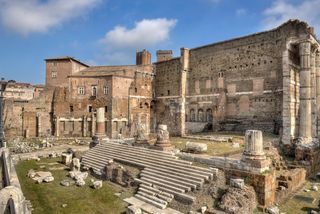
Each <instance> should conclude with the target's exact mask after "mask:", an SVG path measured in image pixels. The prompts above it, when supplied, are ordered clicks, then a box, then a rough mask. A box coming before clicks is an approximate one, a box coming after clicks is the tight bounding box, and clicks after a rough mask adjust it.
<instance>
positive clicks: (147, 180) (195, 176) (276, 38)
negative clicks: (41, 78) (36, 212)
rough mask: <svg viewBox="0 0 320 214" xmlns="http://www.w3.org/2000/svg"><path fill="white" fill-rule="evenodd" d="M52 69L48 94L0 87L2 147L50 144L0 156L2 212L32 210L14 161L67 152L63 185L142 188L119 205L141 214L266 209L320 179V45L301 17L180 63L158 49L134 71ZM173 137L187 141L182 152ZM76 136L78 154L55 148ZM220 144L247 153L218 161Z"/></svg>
mask: <svg viewBox="0 0 320 214" xmlns="http://www.w3.org/2000/svg"><path fill="white" fill-rule="evenodd" d="M45 65H46V71H45V73H46V82H45V85H44V86H32V85H30V84H22V83H15V82H12V81H11V82H6V81H1V82H0V85H1V94H0V143H1V147H6V145H7V144H6V143H5V142H6V140H7V139H8V140H12V139H14V138H17V137H20V138H21V139H45V145H43V146H39V145H38V146H36V145H33V144H32V145H31V144H27V143H26V144H24V143H23V140H19V143H16V144H15V143H11V145H10V146H11V148H10V149H11V152H12V154H13V158H12V159H11V158H10V157H9V155H8V153H9V151H7V150H6V149H5V148H3V150H0V151H1V157H2V158H1V159H2V161H0V163H1V167H0V169H1V170H2V171H4V172H5V173H4V176H2V180H4V181H6V182H1V184H2V185H1V186H0V196H1V197H0V198H1V203H0V213H2V212H1V211H3V210H5V209H7V208H6V207H7V204H9V207H10V208H9V209H15V210H16V213H29V210H28V208H27V205H26V204H27V202H26V199H25V197H24V195H23V193H22V191H21V189H20V184H19V182H17V183H15V182H13V183H8V182H7V181H8V179H9V178H12V176H13V177H14V176H15V174H14V170H13V171H12V172H13V173H12V172H11V173H9V172H10V170H9V169H8V167H9V166H10V164H11V161H12V160H16V162H19V161H23V160H25V159H32V158H31V154H32V155H33V156H36V157H35V158H40V156H41V158H42V157H44V156H45V157H51V158H53V157H56V156H61V161H60V162H61V164H64V165H65V166H66V167H67V170H69V173H68V177H70V179H69V178H65V179H63V180H61V181H59V184H60V186H63V187H68V186H71V185H73V184H75V185H77V186H79V188H80V187H81V188H85V187H86V185H88V182H87V179H89V177H90V176H95V178H94V179H91V182H90V186H91V187H92V188H93V189H95V190H101V189H102V188H103V186H105V183H104V182H105V181H108V182H113V183H116V185H118V186H121V187H124V188H134V190H135V191H134V193H133V195H131V196H130V197H126V198H124V199H123V200H124V201H125V202H127V204H128V209H127V213H135V214H137V213H157V214H161V213H163V214H165V213H170V214H175V213H176V214H179V213H199V212H200V213H216V212H219V213H220V212H221V213H239V214H241V213H243V214H245V213H252V212H253V210H254V209H255V208H257V209H258V210H260V211H267V212H269V213H270V212H273V211H270V210H277V209H278V207H275V205H276V204H277V205H279V204H282V203H284V202H285V201H286V200H287V199H288V196H289V195H290V194H294V193H295V192H296V191H298V190H299V188H300V187H301V186H302V185H304V183H305V181H306V179H308V178H309V177H314V176H315V175H316V174H317V173H318V172H319V171H320V167H319V166H320V158H319V157H320V147H319V146H320V144H319V135H320V131H319V130H320V127H319V126H320V123H319V121H320V45H319V41H318V39H317V37H316V35H315V33H314V29H313V28H312V27H310V26H309V25H308V24H307V23H305V22H303V21H299V20H289V21H287V22H286V23H283V24H282V25H281V26H279V27H277V28H275V29H271V30H269V31H264V32H260V33H256V34H253V35H249V36H244V37H240V38H235V39H230V40H226V41H222V42H218V43H213V44H208V45H204V46H201V47H195V48H191V49H188V48H181V51H180V55H179V56H178V57H173V52H172V51H171V50H159V51H157V61H156V62H154V63H152V62H151V54H150V53H149V52H148V51H147V50H143V51H139V52H137V53H136V64H135V65H123V66H112V65H107V66H89V65H87V64H85V63H83V62H81V61H79V60H77V59H75V58H73V57H68V56H67V57H55V58H48V59H46V60H45ZM16 91H23V92H24V93H23V95H22V93H17V94H16V93H15V92H16ZM2 100H4V107H3V104H2V103H3V102H2ZM4 133H5V134H4ZM226 133H229V134H230V135H231V136H229V135H227V136H226ZM234 133H238V134H239V133H241V140H243V142H242V141H241V142H240V143H239V142H236V141H234V137H233V136H232V134H234ZM270 135H272V136H273V138H272V139H269V138H268V136H270ZM5 137H6V138H5ZM172 137H177V138H178V139H179V140H180V141H181V142H179V143H180V144H181V145H182V144H183V143H184V140H185V141H187V142H186V143H185V145H184V148H182V147H181V148H182V149H181V148H180V149H178V148H177V144H175V145H174V144H173V143H172V141H171V138H172ZM75 138H81V139H83V140H84V141H86V142H85V143H84V145H82V146H84V147H85V149H83V150H82V151H81V152H80V153H73V152H70V150H69V151H66V149H67V148H65V147H63V148H59V149H58V147H57V146H56V145H55V143H56V141H58V140H59V139H75ZM238 138H239V136H238ZM49 141H50V142H49ZM13 142H15V141H13ZM219 143H220V144H223V143H224V144H227V145H228V146H229V147H235V148H242V146H243V152H237V153H234V154H233V153H225V154H223V155H210V151H211V150H213V149H216V148H214V145H219ZM12 145H13V146H12ZM40 145H42V144H40ZM10 146H9V147H10ZM175 146H176V147H175ZM212 148H213V149H212ZM219 148H221V147H219ZM53 152H54V153H53ZM21 153H22V154H21ZM40 154H41V155H40ZM28 155H30V156H28ZM33 156H32V157H33ZM194 163H197V164H194ZM10 167H11V166H10ZM11 168H13V169H14V167H11ZM6 172H7V173H6ZM35 173H38V175H36V174H35V175H34V178H37V179H38V180H39V179H40V180H41V182H42V181H45V182H53V181H54V178H53V176H51V175H50V174H49V173H50V172H48V174H46V173H43V172H42V171H37V172H35ZM40 174H45V175H46V176H41V175H40ZM96 179H98V180H96ZM41 182H40V181H39V183H41ZM317 188H318V187H317V186H316V185H315V186H312V189H313V191H317Z"/></svg>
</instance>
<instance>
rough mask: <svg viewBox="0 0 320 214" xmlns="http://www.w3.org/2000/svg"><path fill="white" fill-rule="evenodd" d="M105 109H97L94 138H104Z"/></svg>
mask: <svg viewBox="0 0 320 214" xmlns="http://www.w3.org/2000/svg"><path fill="white" fill-rule="evenodd" d="M104 113H105V109H104V107H101V108H97V127H96V136H105V135H106V129H105V114H104Z"/></svg>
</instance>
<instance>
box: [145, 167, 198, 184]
mask: <svg viewBox="0 0 320 214" xmlns="http://www.w3.org/2000/svg"><path fill="white" fill-rule="evenodd" d="M143 172H144V173H153V174H157V175H160V176H164V177H170V178H175V179H179V180H181V181H184V182H186V183H190V184H193V185H197V186H198V185H199V186H202V184H203V182H204V179H198V178H193V177H191V178H186V177H185V176H184V174H178V175H175V174H173V173H170V172H163V171H159V170H157V169H152V168H150V167H147V168H144V170H143Z"/></svg>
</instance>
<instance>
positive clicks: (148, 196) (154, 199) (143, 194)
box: [137, 190, 168, 206]
mask: <svg viewBox="0 0 320 214" xmlns="http://www.w3.org/2000/svg"><path fill="white" fill-rule="evenodd" d="M137 194H138V195H142V196H143V197H146V198H149V199H150V200H153V201H155V202H157V203H159V204H163V205H166V206H167V205H168V202H166V201H164V200H162V199H160V198H157V197H156V196H153V195H149V194H148V193H145V192H143V191H141V190H138V193H137Z"/></svg>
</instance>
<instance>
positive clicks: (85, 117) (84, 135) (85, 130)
mask: <svg viewBox="0 0 320 214" xmlns="http://www.w3.org/2000/svg"><path fill="white" fill-rule="evenodd" d="M87 126H88V121H87V116H83V119H82V127H83V128H82V136H83V137H87V130H88V128H87Z"/></svg>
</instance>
